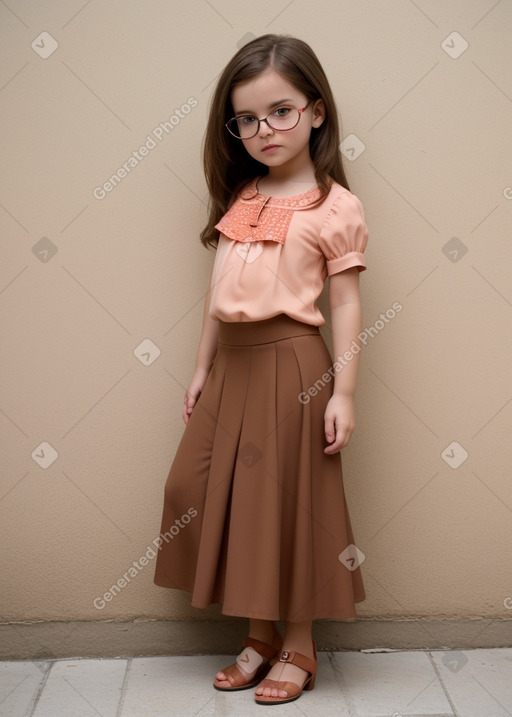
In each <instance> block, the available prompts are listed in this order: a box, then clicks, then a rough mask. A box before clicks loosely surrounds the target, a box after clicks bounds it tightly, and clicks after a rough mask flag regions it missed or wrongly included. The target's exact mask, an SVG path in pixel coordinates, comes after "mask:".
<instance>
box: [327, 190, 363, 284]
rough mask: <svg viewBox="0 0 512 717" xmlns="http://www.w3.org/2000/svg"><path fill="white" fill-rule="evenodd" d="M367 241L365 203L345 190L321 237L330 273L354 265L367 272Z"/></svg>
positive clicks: (334, 205)
mask: <svg viewBox="0 0 512 717" xmlns="http://www.w3.org/2000/svg"><path fill="white" fill-rule="evenodd" d="M367 242H368V228H367V226H366V224H365V220H364V212H363V205H362V204H361V202H360V200H359V199H358V197H356V195H355V194H352V192H349V191H348V190H345V191H344V192H342V193H341V194H340V195H339V196H338V197H337V198H336V199H335V200H334V202H333V204H332V207H331V208H330V210H329V212H328V214H327V216H326V218H325V220H324V223H323V225H322V229H321V231H320V237H319V239H318V244H319V246H320V249H321V251H322V253H323V255H324V256H325V259H326V264H327V274H328V276H331V275H332V274H337V273H338V272H340V271H344V270H345V269H350V268H352V267H353V266H357V267H358V269H359V271H364V270H365V269H366V260H365V256H364V250H365V249H366V244H367Z"/></svg>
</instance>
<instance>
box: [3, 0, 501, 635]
mask: <svg viewBox="0 0 512 717" xmlns="http://www.w3.org/2000/svg"><path fill="white" fill-rule="evenodd" d="M9 7H10V8H12V9H11V10H9V9H8V7H7V6H2V7H1V8H0V16H1V25H2V28H3V29H2V32H3V34H4V37H3V39H2V46H3V48H4V52H3V56H4V61H3V63H2V71H1V83H0V84H1V85H2V87H3V89H2V90H1V92H0V101H1V113H2V118H1V119H2V126H3V131H2V164H3V175H4V179H3V188H2V192H1V205H2V207H1V209H0V221H1V227H2V246H3V253H2V255H3V257H4V260H3V261H2V264H1V278H0V290H1V293H0V310H1V314H2V383H3V388H2V396H1V402H0V408H1V413H0V423H1V434H2V441H3V448H2V458H1V490H0V496H1V500H0V531H1V543H2V566H1V570H0V580H1V582H2V585H1V594H2V603H3V608H2V618H3V620H5V621H21V620H43V621H44V620H105V619H130V618H180V617H190V616H194V617H201V618H204V617H205V616H213V615H217V614H218V611H217V609H216V608H213V609H211V610H209V611H206V613H205V612H200V611H198V610H193V609H191V608H189V607H188V598H187V596H186V595H185V594H182V593H177V592H176V593H172V592H170V591H167V590H165V589H162V588H157V587H156V586H154V585H153V582H152V580H153V569H154V560H152V559H150V560H149V564H148V565H147V566H146V567H144V568H143V569H142V570H141V571H140V572H138V574H137V576H136V577H133V579H132V581H131V582H130V583H129V584H128V585H127V586H126V587H125V588H124V589H123V590H122V591H121V592H120V594H119V595H117V596H116V597H115V599H113V600H112V601H110V602H108V603H105V607H104V609H100V610H99V609H96V608H95V607H94V604H93V601H94V599H95V598H97V597H98V596H102V595H103V594H104V593H105V592H107V591H109V589H110V587H111V586H112V585H113V584H114V583H116V582H117V581H118V579H119V578H120V577H121V576H122V575H123V573H125V572H127V570H128V569H129V568H130V566H132V563H133V561H136V560H138V559H139V558H140V557H141V556H144V554H145V553H146V551H147V548H148V546H150V545H151V542H152V541H153V539H155V538H156V537H157V536H158V533H159V529H160V515H161V505H162V496H163V486H164V482H165V478H166V476H167V472H168V469H169V466H170V464H171V461H172V458H173V455H174V452H175V450H176V447H177V444H178V441H179V439H180V436H181V433H182V430H183V424H182V422H181V417H180V410H181V402H182V395H183V391H184V387H185V386H186V384H187V382H188V379H189V377H190V375H191V369H192V366H193V361H194V358H195V349H196V344H197V340H198V336H199V330H200V322H201V313H202V299H203V295H204V291H205V287H206V283H207V281H208V277H209V272H210V270H211V266H212V262H213V252H212V251H207V250H205V249H203V248H202V247H201V245H200V244H199V241H198V233H199V231H200V229H201V227H202V225H203V222H204V219H205V202H206V189H205V184H204V180H203V176H202V170H201V164H200V145H201V139H202V134H203V130H204V125H205V118H206V116H207V109H208V101H209V98H210V94H211V90H212V88H213V86H214V82H215V79H216V77H217V75H218V73H219V72H220V70H221V69H222V67H223V66H224V64H225V63H226V61H227V60H228V59H229V57H231V56H232V54H233V53H234V52H235V51H236V49H237V47H238V46H239V44H240V42H241V41H242V40H243V39H244V38H245V39H247V35H248V34H251V35H260V34H262V33H264V32H269V31H272V32H286V33H290V34H293V35H297V36H299V37H301V38H303V39H305V40H306V41H308V42H309V43H310V44H311V45H312V47H313V48H314V49H315V50H316V51H317V54H318V55H319V57H320V60H321V62H322V63H323V65H324V67H325V70H326V72H327V74H328V76H329V78H330V81H331V84H332V87H333V90H334V92H335V95H336V98H337V101H338V103H339V106H340V108H341V111H342V118H343V123H342V124H343V132H342V135H343V137H347V136H348V135H356V136H357V138H359V141H360V142H362V143H364V145H365V147H366V149H365V150H364V151H363V152H362V153H361V154H360V155H359V156H358V157H357V158H356V159H354V160H353V161H345V165H346V171H347V174H348V177H349V181H350V184H351V188H352V190H353V191H354V193H356V194H357V195H358V196H359V197H360V198H361V200H362V202H363V205H364V208H365V213H366V219H367V223H368V226H369V229H370V241H369V244H368V250H367V259H368V265H369V269H368V271H366V272H365V273H364V274H362V275H361V287H362V297H363V301H364V325H365V327H367V328H369V327H371V326H372V325H375V322H376V321H378V320H379V315H380V314H381V313H385V312H386V311H387V310H388V309H390V308H391V307H392V306H393V303H394V302H398V303H399V304H400V305H401V307H402V309H401V310H400V311H399V312H398V313H396V315H395V317H394V318H392V319H391V320H389V321H388V322H387V323H382V324H381V323H378V324H377V331H376V332H375V333H376V335H374V336H373V338H370V339H369V340H368V344H367V347H366V348H365V349H364V351H363V353H362V363H361V369H360V380H359V389H358V394H357V417H358V423H357V428H356V432H355V434H354V437H353V440H352V442H351V444H350V446H349V447H348V448H347V449H346V450H345V451H344V453H343V459H344V471H345V483H346V491H347V497H348V500H349V506H350V510H351V515H352V520H353V525H354V530H355V535H356V542H357V545H358V547H359V549H360V550H361V551H362V552H363V553H364V555H365V556H366V559H365V561H364V563H363V566H362V570H363V575H364V579H365V584H366V588H367V593H368V598H367V600H366V601H365V602H364V603H361V604H359V606H358V613H359V615H360V616H362V617H392V616H396V617H398V616H401V617H410V616H431V617H436V616H439V617H447V616H451V617H455V618H465V617H471V616H486V617H497V618H500V617H501V618H506V617H511V616H512V613H511V611H510V609H508V610H507V606H508V608H511V607H512V583H511V582H510V549H511V528H512V512H511V511H512V481H511V480H510V477H511V470H510V469H511V454H510V424H511V417H512V402H511V397H512V382H511V373H510V349H511V338H510V334H511V332H510V326H511V318H512V313H511V312H512V290H511V281H510V279H511V275H510V267H511V254H510V246H511V245H510V226H511V213H512V201H511V200H512V189H511V185H512V174H511V171H510V167H511V165H510V157H511V150H512V147H511V133H510V127H511V126H512V125H511V120H512V104H511V102H512V81H511V78H512V72H511V69H512V67H511V61H510V26H511V20H512V7H511V4H510V3H508V2H499V3H495V2H494V1H493V0H485V1H484V0H472V1H469V0H468V1H466V2H462V1H459V2H450V3H446V2H441V0H438V1H432V2H427V1H426V0H425V1H423V2H416V3H413V2H398V1H397V0H394V1H393V2H379V1H377V0H374V1H372V2H337V1H335V0H330V1H328V2H320V3H314V4H312V3H311V2H305V1H303V0H294V1H293V2H291V3H288V4H287V3H286V2H284V0H283V2H277V3H276V2H275V0H271V1H270V0H260V2H258V3H239V2H233V1H231V0H213V2H212V3H209V2H202V1H200V0H194V1H193V2H185V1H184V0H180V1H179V2H163V1H160V2H145V3H139V2H123V3H120V2H101V3H96V2H92V3H89V4H88V3H84V2H83V1H82V0H80V1H79V2H72V3H71V2H63V0H61V1H60V2H56V1H54V2H51V3H44V4H41V3H38V2H34V1H32V2H26V3H14V2H13V3H9ZM281 11H282V12H281ZM43 31H44V32H47V33H49V34H50V35H51V36H52V37H53V38H54V39H55V40H56V41H57V43H58V47H57V49H56V50H55V51H54V52H53V53H52V54H51V55H50V56H48V57H47V58H46V59H44V58H43V57H41V56H40V54H38V53H41V52H43V53H44V51H45V50H47V49H48V48H50V49H51V45H50V44H49V42H50V41H49V38H43V41H42V42H41V40H37V41H36V49H35V50H34V49H32V47H31V43H32V42H33V41H34V40H36V39H37V38H38V37H39V36H40V34H41V33H42V32H43ZM454 31H456V32H457V33H459V34H460V36H461V38H459V37H457V38H455V39H454V40H453V38H451V39H450V37H449V36H450V35H451V33H452V32H454ZM446 38H448V39H446ZM462 38H463V39H462ZM464 41H465V42H466V43H468V47H467V49H466V50H465V51H464V52H463V53H462V54H460V56H458V57H457V58H456V57H452V56H450V53H451V54H452V55H453V54H456V53H457V52H459V51H460V49H462V43H463V42H464ZM443 48H444V49H443ZM184 105H186V106H184ZM182 106H184V107H182ZM180 108H182V109H180ZM179 113H181V114H182V115H183V117H182V118H180V117H179ZM171 117H172V118H173V119H172V120H170V118H171ZM178 120H179V121H178ZM169 121H172V122H173V123H174V124H172V125H171V126H172V131H169V132H168V133H165V131H163V130H162V129H161V128H160V132H161V139H158V138H156V139H155V137H156V134H158V131H159V127H160V125H161V123H164V122H169ZM148 135H151V136H152V137H153V138H154V139H155V146H154V147H151V148H150V149H148V152H147V156H145V157H142V158H141V161H140V162H139V163H138V164H137V166H135V167H134V168H133V169H132V170H131V171H130V172H129V173H128V174H127V175H126V176H125V177H124V178H123V179H122V181H120V182H119V184H118V186H116V187H115V188H114V189H113V191H111V192H107V193H105V196H104V198H96V197H95V196H94V193H93V192H94V190H95V188H97V187H101V186H102V185H103V184H104V183H105V182H106V181H107V180H108V178H109V177H111V176H112V175H113V174H114V173H115V172H116V171H117V170H118V169H119V168H120V167H122V165H123V163H125V162H127V161H128V159H129V158H130V157H131V156H133V153H134V152H135V151H137V150H138V148H139V147H141V145H143V144H144V142H146V140H147V137H148ZM347 141H348V143H349V145H350V142H351V141H352V142H353V140H350V139H349V140H347ZM149 144H151V143H149ZM352 146H354V145H353V144H352ZM96 193H97V194H98V192H96ZM454 237H456V239H455V238H454ZM461 249H463V250H464V251H465V252H466V253H465V254H462V251H461ZM47 250H49V251H47ZM450 250H451V251H455V252H457V251H458V252H459V253H458V254H457V253H453V254H450V253H449V252H450ZM52 252H56V253H54V254H53V255H52ZM148 340H149V341H150V342H152V344H150V345H149V346H150V348H149V356H150V360H151V361H152V362H151V363H150V365H147V363H148V361H147V355H146V357H144V356H142V355H141V354H142V353H143V352H144V348H145V346H144V344H142V347H141V343H142V342H144V341H148ZM153 344H154V346H153ZM138 347H139V348H138ZM157 350H158V351H159V352H160V354H159V356H158V357H156V358H155V356H156V351H157ZM137 354H139V357H137ZM453 442H456V443H457V445H456V446H455V448H452V449H448V450H447V448H448V447H449V446H450V445H451V444H453ZM46 443H47V444H49V446H47V445H46ZM42 444H43V445H42ZM459 444H460V446H461V447H462V448H461V447H460V446H459ZM462 451H466V452H467V453H468V457H467V459H466V460H465V461H464V462H463V463H462V464H461V465H460V466H459V467H457V468H455V467H453V465H452V466H450V462H451V463H452V464H455V463H456V462H457V461H459V460H460V458H461V456H462V455H463V454H462ZM52 453H54V457H56V459H55V460H54V461H53V462H52V463H51V465H48V466H47V467H45V465H46V464H45V461H47V462H49V461H50V459H51V456H52ZM43 456H44V458H43ZM443 456H444V458H443ZM149 556H150V558H151V553H149ZM507 599H508V600H507Z"/></svg>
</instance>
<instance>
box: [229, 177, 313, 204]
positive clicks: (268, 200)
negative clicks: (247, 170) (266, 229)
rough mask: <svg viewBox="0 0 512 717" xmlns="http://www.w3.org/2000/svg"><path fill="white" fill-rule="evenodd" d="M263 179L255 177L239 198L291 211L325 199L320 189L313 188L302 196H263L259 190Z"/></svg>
mask: <svg viewBox="0 0 512 717" xmlns="http://www.w3.org/2000/svg"><path fill="white" fill-rule="evenodd" d="M261 178H262V177H261V176H260V177H254V179H251V180H250V181H249V183H248V184H246V185H245V187H243V188H242V190H241V191H240V192H239V195H238V196H239V198H240V199H242V200H244V201H248V202H250V201H251V200H255V199H257V200H258V201H259V202H261V201H264V202H265V204H266V205H267V206H274V207H286V208H289V209H302V208H305V207H309V206H311V205H312V204H316V203H317V202H318V201H319V200H320V199H322V198H323V196H324V194H323V192H322V190H321V189H320V187H318V186H317V187H313V188H312V189H308V190H307V191H306V192H302V193H301V194H294V195H293V196H291V197H272V196H268V195H266V194H262V193H261V192H260V191H259V190H258V182H259V181H260V179H261Z"/></svg>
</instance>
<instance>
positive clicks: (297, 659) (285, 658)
mask: <svg viewBox="0 0 512 717" xmlns="http://www.w3.org/2000/svg"><path fill="white" fill-rule="evenodd" d="M313 654H314V658H313V659H311V658H310V657H306V655H303V654H302V653H301V652H296V651H295V650H290V651H289V652H288V651H287V650H281V651H280V652H279V657H278V660H279V662H289V663H291V664H292V665H297V667H300V669H301V670H305V672H308V673H309V674H310V675H313V676H314V675H316V673H317V669H318V661H317V656H316V645H315V643H314V642H313Z"/></svg>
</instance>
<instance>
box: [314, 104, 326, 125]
mask: <svg viewBox="0 0 512 717" xmlns="http://www.w3.org/2000/svg"><path fill="white" fill-rule="evenodd" d="M324 119H325V105H324V101H323V100H316V101H315V103H314V105H313V118H312V121H311V126H312V127H320V125H321V124H322V122H323V121H324Z"/></svg>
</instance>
